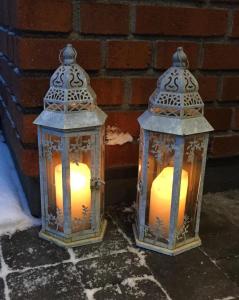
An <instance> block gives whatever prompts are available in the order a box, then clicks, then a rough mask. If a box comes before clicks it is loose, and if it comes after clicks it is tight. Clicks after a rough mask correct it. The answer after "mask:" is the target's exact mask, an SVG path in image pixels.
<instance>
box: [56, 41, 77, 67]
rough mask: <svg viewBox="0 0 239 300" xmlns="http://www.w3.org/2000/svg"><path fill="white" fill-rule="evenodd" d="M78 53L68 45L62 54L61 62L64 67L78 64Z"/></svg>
mask: <svg viewBox="0 0 239 300" xmlns="http://www.w3.org/2000/svg"><path fill="white" fill-rule="evenodd" d="M76 56H77V52H76V50H75V48H73V47H72V44H67V45H66V47H65V48H63V49H62V50H61V52H60V62H61V63H62V64H64V65H72V64H75V63H76Z"/></svg>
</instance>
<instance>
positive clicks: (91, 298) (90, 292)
mask: <svg viewBox="0 0 239 300" xmlns="http://www.w3.org/2000/svg"><path fill="white" fill-rule="evenodd" d="M102 289H103V288H102V287H99V288H94V289H85V290H84V292H85V294H86V297H87V299H88V300H95V297H94V295H95V293H96V292H98V291H101V290H102Z"/></svg>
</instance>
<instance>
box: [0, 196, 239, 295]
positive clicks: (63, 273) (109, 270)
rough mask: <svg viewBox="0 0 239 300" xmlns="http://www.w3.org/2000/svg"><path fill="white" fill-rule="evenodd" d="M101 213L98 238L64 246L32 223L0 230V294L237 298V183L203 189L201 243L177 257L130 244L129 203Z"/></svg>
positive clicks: (238, 289) (238, 241)
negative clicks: (214, 190) (103, 229)
mask: <svg viewBox="0 0 239 300" xmlns="http://www.w3.org/2000/svg"><path fill="white" fill-rule="evenodd" d="M107 218H108V222H109V223H108V227H107V233H106V236H105V239H104V241H103V242H102V243H100V244H94V245H90V246H83V247H79V248H74V249H69V250H65V249H62V248H59V247H57V246H55V245H53V244H51V243H49V242H47V241H44V240H41V239H39V238H38V231H39V228H38V227H34V228H31V229H28V230H26V231H22V232H17V233H16V234H14V235H13V236H11V237H8V236H4V237H2V238H1V240H0V299H1V300H8V299H12V300H20V299H23V300H28V299H30V300H38V299H41V300H45V299H47V300H51V299H57V300H61V299H62V300H63V299H64V300H68V299H69V300H74V299H82V300H84V299H99V300H106V299H124V300H125V299H147V300H148V299H150V300H151V299H152V300H153V299H159V300H160V299H167V300H169V299H173V300H190V299H193V300H206V299H214V300H216V299H217V300H219V299H220V300H222V299H223V300H232V299H239V239H238V236H239V235H238V233H239V192H238V191H229V192H225V193H220V194H219V193H218V194H211V195H206V196H205V197H204V206H203V213H202V222H201V234H200V236H201V238H202V241H203V245H202V247H200V248H197V249H194V250H191V251H188V252H186V253H183V254H180V255H178V256H176V257H168V256H165V255H160V254H158V253H154V252H150V251H144V250H142V249H139V248H136V247H135V244H134V239H133V234H132V229H131V228H132V227H131V223H132V208H131V207H130V204H129V203H125V204H124V205H120V206H117V207H116V206H114V207H110V208H109V209H108V212H107Z"/></svg>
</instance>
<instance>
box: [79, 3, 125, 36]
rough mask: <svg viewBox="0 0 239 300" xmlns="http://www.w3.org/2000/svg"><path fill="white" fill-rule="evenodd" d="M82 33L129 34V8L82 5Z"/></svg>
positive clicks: (111, 5) (118, 5)
mask: <svg viewBox="0 0 239 300" xmlns="http://www.w3.org/2000/svg"><path fill="white" fill-rule="evenodd" d="M80 24H81V32H82V33H87V34H128V33H129V6H128V5H121V4H106V3H92V2H91V3H82V4H81V6H80Z"/></svg>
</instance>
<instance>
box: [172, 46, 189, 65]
mask: <svg viewBox="0 0 239 300" xmlns="http://www.w3.org/2000/svg"><path fill="white" fill-rule="evenodd" d="M188 65H189V63H188V58H187V55H186V54H185V52H184V51H183V47H178V48H177V51H176V52H175V53H174V55H173V66H174V67H181V68H188Z"/></svg>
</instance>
